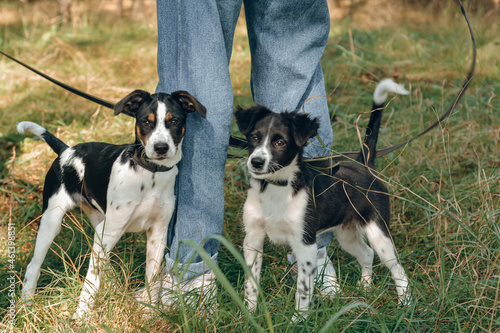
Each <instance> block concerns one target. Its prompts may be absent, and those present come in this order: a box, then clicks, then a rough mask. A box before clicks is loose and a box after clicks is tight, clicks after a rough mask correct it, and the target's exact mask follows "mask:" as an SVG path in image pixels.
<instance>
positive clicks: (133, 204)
mask: <svg viewBox="0 0 500 333" xmlns="http://www.w3.org/2000/svg"><path fill="white" fill-rule="evenodd" d="M176 175H177V168H176V167H174V168H173V169H172V170H170V171H167V172H155V173H152V172H149V171H146V170H144V169H142V168H137V169H132V168H121V167H118V168H113V171H112V174H111V179H110V183H109V189H108V197H107V201H108V207H107V213H108V214H109V213H112V214H116V215H119V216H120V217H121V218H120V220H121V222H120V223H121V224H122V225H123V227H125V228H126V231H128V232H140V231H145V230H147V229H149V227H150V226H151V225H152V224H153V223H161V222H162V221H164V222H168V221H166V219H167V217H168V216H169V215H170V214H171V212H172V211H173V208H174V203H175V195H174V184H175V177H176Z"/></svg>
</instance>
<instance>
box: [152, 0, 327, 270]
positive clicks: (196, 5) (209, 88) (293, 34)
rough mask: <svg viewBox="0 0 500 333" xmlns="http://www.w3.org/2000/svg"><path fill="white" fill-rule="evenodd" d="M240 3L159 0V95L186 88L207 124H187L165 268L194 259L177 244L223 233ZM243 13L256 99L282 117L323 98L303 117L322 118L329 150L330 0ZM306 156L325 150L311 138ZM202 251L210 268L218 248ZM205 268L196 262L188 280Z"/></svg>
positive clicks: (265, 0)
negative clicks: (324, 59)
mask: <svg viewBox="0 0 500 333" xmlns="http://www.w3.org/2000/svg"><path fill="white" fill-rule="evenodd" d="M247 2H248V3H247ZM241 5H242V0H239V1H238V0H203V1H200V0H157V14H158V76H159V83H158V87H157V89H156V90H157V92H166V93H170V92H172V91H175V90H179V89H182V90H187V91H189V92H190V93H191V94H192V95H193V96H195V97H196V98H197V99H198V100H199V101H200V102H201V103H202V104H203V105H204V106H205V107H206V108H207V118H206V119H202V118H201V117H199V115H197V114H190V115H189V116H188V119H187V125H186V134H185V137H184V142H183V152H184V158H183V160H182V161H181V163H180V164H179V175H178V178H177V192H176V193H177V209H176V213H175V216H174V217H173V219H172V221H171V224H170V228H169V229H170V230H169V237H168V239H167V246H168V253H167V255H166V267H167V269H172V267H173V266H174V262H175V260H176V259H178V260H179V262H180V263H182V262H185V261H186V260H188V259H189V258H190V257H191V255H192V254H193V252H194V250H193V249H191V248H190V247H189V246H187V245H184V244H181V245H179V242H180V241H181V240H183V239H193V240H195V241H197V242H199V243H200V244H201V243H202V240H204V239H206V238H207V237H209V236H211V235H220V234H222V228H223V223H224V166H225V162H226V154H227V149H228V143H229V133H230V129H231V122H232V117H233V91H232V86H231V79H230V76H229V68H228V66H229V61H230V58H231V51H232V44H233V36H234V30H235V27H236V22H237V20H238V17H239V13H240V10H241ZM245 14H246V20H247V28H248V38H249V41H250V49H251V56H252V73H251V89H252V94H253V98H254V101H255V102H256V103H259V104H262V105H265V106H267V107H269V108H270V109H272V110H274V111H278V112H279V111H292V110H295V109H299V108H301V107H302V106H303V105H304V102H305V101H306V100H307V99H308V98H310V97H313V96H320V97H316V98H311V99H310V100H309V101H307V103H305V111H306V112H307V113H309V114H311V115H312V116H313V117H319V120H320V124H321V125H320V130H319V135H320V137H321V138H322V140H323V142H324V143H325V144H326V146H327V147H330V145H331V143H332V130H331V127H330V119H329V115H328V107H327V102H326V93H325V87H324V81H323V73H322V69H321V65H320V58H321V56H322V55H323V52H324V49H325V46H326V43H327V40H328V33H329V30H330V18H329V13H328V7H327V2H326V0H318V1H304V0H281V1H278V0H276V1H275V0H253V1H245ZM306 154H307V155H309V156H318V155H327V154H329V150H327V149H325V148H323V147H322V146H321V145H320V144H319V143H318V142H317V140H312V142H311V144H309V146H308V147H307V148H306ZM330 240H331V238H330ZM325 242H326V243H328V240H326V241H325ZM203 247H204V249H205V250H206V251H207V252H208V253H209V254H210V255H211V256H212V258H213V259H214V260H215V261H216V260H217V253H218V250H219V242H217V241H214V240H208V241H206V242H204V243H203ZM208 270H209V269H208V267H206V266H205V265H204V263H203V262H202V260H201V258H199V257H198V256H196V257H195V259H194V261H193V262H192V263H191V264H190V266H189V268H188V273H187V274H186V275H185V278H186V279H188V278H192V277H193V276H196V275H199V274H202V273H204V272H207V271H208Z"/></svg>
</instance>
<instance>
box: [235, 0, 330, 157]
mask: <svg viewBox="0 0 500 333" xmlns="http://www.w3.org/2000/svg"><path fill="white" fill-rule="evenodd" d="M245 14H246V18H247V28H248V38H249V41H250V49H251V53H252V78H251V88H252V94H253V97H254V100H255V102H256V103H259V104H263V105H265V106H267V107H268V108H270V109H272V110H274V111H277V112H282V111H293V110H296V109H300V108H302V107H303V106H304V111H305V112H306V113H309V114H311V116H313V117H318V118H319V121H320V130H319V135H320V137H321V139H322V140H323V142H324V143H325V145H326V147H327V148H330V146H331V143H332V129H331V126H330V117H329V114H328V105H327V101H326V92H325V84H324V80H323V71H322V69H321V65H320V59H321V56H322V55H323V52H324V50H325V47H326V44H327V41H328V34H329V32H330V16H329V12H328V5H327V2H326V0H316V1H303V0H284V1H283V0H249V1H245ZM329 153H330V151H329V149H324V148H323V147H321V144H319V142H318V141H317V140H315V139H314V140H311V144H310V145H309V146H308V147H306V149H305V154H306V155H307V156H320V155H328V154H329Z"/></svg>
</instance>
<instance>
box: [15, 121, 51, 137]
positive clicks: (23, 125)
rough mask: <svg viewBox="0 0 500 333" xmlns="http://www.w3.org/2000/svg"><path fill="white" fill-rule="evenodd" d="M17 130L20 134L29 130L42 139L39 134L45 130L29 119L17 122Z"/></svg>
mask: <svg viewBox="0 0 500 333" xmlns="http://www.w3.org/2000/svg"><path fill="white" fill-rule="evenodd" d="M17 131H18V132H19V133H21V134H24V133H25V132H26V131H29V132H31V133H33V134H35V135H36V136H39V137H40V138H41V139H42V140H43V138H42V137H41V136H42V134H43V133H45V132H46V131H47V130H46V129H45V128H43V127H42V126H40V125H38V124H35V123H32V122H31V121H21V122H20V123H19V124H17Z"/></svg>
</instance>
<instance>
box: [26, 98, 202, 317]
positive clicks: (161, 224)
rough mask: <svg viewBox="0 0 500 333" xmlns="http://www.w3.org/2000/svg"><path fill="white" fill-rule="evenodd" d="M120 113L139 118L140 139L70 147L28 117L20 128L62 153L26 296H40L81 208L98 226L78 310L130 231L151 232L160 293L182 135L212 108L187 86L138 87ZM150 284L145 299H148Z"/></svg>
mask: <svg viewBox="0 0 500 333" xmlns="http://www.w3.org/2000/svg"><path fill="white" fill-rule="evenodd" d="M114 110H115V115H118V114H120V113H124V114H126V115H129V116H132V117H135V119H136V125H135V135H136V140H135V143H133V144H125V145H119V146H117V145H112V144H108V143H101V142H88V143H81V144H78V145H76V146H74V147H68V146H67V145H66V144H65V143H64V142H62V141H61V140H59V139H58V138H56V137H55V136H54V135H52V134H51V133H49V132H47V131H46V130H45V129H44V128H43V127H41V126H39V125H37V124H35V123H32V122H21V123H19V124H18V126H17V129H18V131H19V132H20V133H24V132H25V131H29V132H31V133H33V134H36V135H37V136H39V137H40V138H42V139H43V140H44V141H45V142H46V143H47V144H48V145H49V146H50V147H51V148H52V149H53V150H54V152H55V153H56V154H57V155H58V157H57V158H56V159H55V161H54V162H53V163H52V167H51V168H50V170H49V171H48V173H47V176H46V178H45V185H44V189H43V216H42V218H41V220H40V227H39V229H38V236H37V238H36V245H35V250H34V254H33V259H32V260H31V262H30V264H29V265H28V268H27V270H26V275H25V279H24V284H23V290H22V298H23V299H24V300H27V299H28V298H31V297H33V294H34V292H35V289H36V284H37V281H38V277H39V276H40V267H41V265H42V262H43V260H44V258H45V256H46V254H47V250H48V249H49V247H50V244H51V243H52V241H53V240H54V238H55V236H57V235H58V234H59V232H60V230H61V223H62V220H63V217H64V214H65V213H66V212H67V211H68V210H70V209H72V208H75V207H81V208H82V209H83V210H84V211H85V212H86V213H87V215H88V216H89V219H90V221H91V222H92V224H93V225H94V227H95V235H94V245H93V249H92V255H91V258H90V265H89V266H90V267H89V269H88V272H87V276H86V279H85V283H84V286H83V289H82V293H81V295H80V302H79V304H78V308H77V311H76V314H75V317H76V318H79V317H82V315H83V314H84V313H85V312H87V311H88V310H89V308H90V306H91V305H92V302H93V295H94V294H95V293H96V292H97V291H98V290H99V287H100V284H101V276H100V275H101V273H102V270H103V269H105V267H106V264H105V263H103V261H104V262H105V261H106V259H107V258H108V253H109V252H110V251H111V250H112V249H113V247H114V246H115V244H116V243H117V242H118V240H119V239H120V238H121V237H122V235H123V234H124V233H125V232H128V231H129V232H142V231H145V232H146V235H147V255H146V279H147V283H148V285H149V286H150V292H151V294H150V296H151V301H152V302H153V303H154V302H156V301H157V300H158V296H159V292H160V285H161V279H159V278H160V264H161V262H162V259H163V255H164V250H165V245H166V244H165V242H166V237H167V231H168V224H169V221H170V218H171V217H172V213H173V210H174V206H175V195H174V185H175V177H176V175H177V166H176V164H177V163H178V162H179V161H180V160H181V158H182V150H181V146H182V140H183V137H184V133H185V124H186V117H187V114H188V113H191V112H194V111H196V112H198V114H199V115H200V116H202V117H205V115H206V109H205V107H204V106H203V105H201V104H200V103H199V102H198V101H197V100H196V99H195V98H194V97H193V96H191V95H190V94H189V93H188V92H185V91H176V92H173V93H172V94H171V95H168V94H162V93H158V94H154V95H150V94H149V93H148V92H146V91H142V90H136V91H134V92H132V93H130V94H129V95H128V96H127V97H125V98H124V99H123V100H121V101H120V102H118V103H117V104H116V105H115V106H114ZM148 296H149V295H148V291H147V290H146V289H145V290H144V292H143V293H142V295H141V297H140V300H141V301H148V300H149V297H148Z"/></svg>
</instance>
